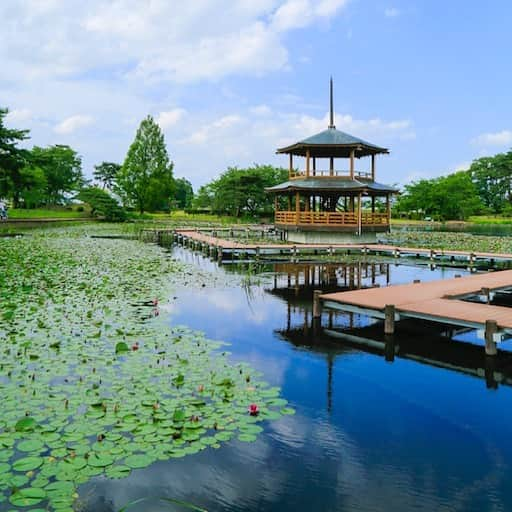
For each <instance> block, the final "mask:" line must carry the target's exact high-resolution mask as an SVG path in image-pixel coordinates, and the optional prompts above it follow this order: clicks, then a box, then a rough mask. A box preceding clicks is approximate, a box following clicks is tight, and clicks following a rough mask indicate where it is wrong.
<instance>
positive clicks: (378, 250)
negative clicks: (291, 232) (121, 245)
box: [143, 228, 512, 265]
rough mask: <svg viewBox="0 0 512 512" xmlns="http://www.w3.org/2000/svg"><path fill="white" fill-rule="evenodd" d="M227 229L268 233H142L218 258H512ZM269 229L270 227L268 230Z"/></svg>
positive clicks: (214, 230) (511, 258) (470, 260)
mask: <svg viewBox="0 0 512 512" xmlns="http://www.w3.org/2000/svg"><path fill="white" fill-rule="evenodd" d="M227 231H232V232H240V233H249V232H258V231H261V232H266V231H265V230H264V229H263V228H262V230H258V229H256V228H252V229H251V230H249V229H238V230H237V229H217V228H207V229H195V230H192V229H163V230H162V229H154V230H145V231H144V232H143V235H144V233H145V234H146V235H149V237H151V238H152V239H154V240H155V241H161V240H163V239H170V240H172V241H176V242H178V243H181V244H183V245H186V246H189V247H192V248H197V249H203V250H208V252H209V253H210V254H212V253H215V254H216V255H217V257H218V259H219V260H220V259H224V258H226V259H228V258H229V257H231V258H234V257H236V258H241V257H245V258H250V257H258V256H260V255H265V254H266V255H271V254H290V255H292V256H298V255H300V254H308V253H315V254H328V255H333V254H337V253H338V254H339V253H358V254H374V255H381V256H388V257H393V258H400V257H406V256H408V257H417V258H428V259H429V260H430V261H431V262H435V261H436V260H441V259H443V258H444V259H450V260H451V261H464V262H468V263H469V265H472V264H473V263H476V262H477V261H490V262H491V263H493V262H504V261H512V254H509V253H490V252H471V251H457V250H450V249H429V248H421V247H398V246H395V245H389V244H360V243H351V244H290V243H285V242H281V243H272V242H266V241H251V240H250V238H249V237H248V238H247V240H246V241H243V242H242V241H237V240H232V239H228V238H223V237H221V236H217V235H218V234H221V233H225V232H227ZM267 231H268V230H267Z"/></svg>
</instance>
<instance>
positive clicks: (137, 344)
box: [132, 341, 139, 350]
mask: <svg viewBox="0 0 512 512" xmlns="http://www.w3.org/2000/svg"><path fill="white" fill-rule="evenodd" d="M132 350H139V342H138V341H136V342H135V343H134V344H133V345H132Z"/></svg>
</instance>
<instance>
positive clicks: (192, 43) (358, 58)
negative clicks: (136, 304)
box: [0, 0, 512, 187]
mask: <svg viewBox="0 0 512 512" xmlns="http://www.w3.org/2000/svg"><path fill="white" fill-rule="evenodd" d="M82 4H86V5H82ZM188 4H190V5H188ZM188 4H187V3H182V2H179V3H177V2H171V1H170V0H151V1H150V0H114V1H109V2H107V1H101V0H90V1H89V2H86V3H79V2H75V1H65V0H3V1H2V2H1V4H0V19H2V24H1V26H0V38H1V40H2V45H1V46H0V59H1V60H0V61H1V62H2V73H1V74H0V105H1V106H7V107H9V109H10V110H11V114H10V115H9V118H8V123H9V124H10V125H12V126H17V127H24V128H25V127H26V128H30V130H31V135H32V138H31V141H30V144H37V145H47V144H57V143H62V144H70V145H71V146H73V147H74V148H76V149H77V150H78V151H79V153H80V154H81V155H82V157H83V162H84V171H85V173H86V174H87V175H91V172H92V166H93V165H94V164H95V163H99V162H101V161H102V160H109V161H118V162H122V160H123V159H124V156H125V154H126V151H127V149H128V146H129V144H130V142H131V141H132V140H133V137H134V134H135V131H136V128H137V126H138V123H139V122H140V120H141V119H142V118H143V117H144V116H145V115H147V114H151V115H153V116H154V117H155V119H157V120H158V122H159V123H160V125H161V127H162V129H163V130H164V133H165V137H166V142H167V145H168V150H169V154H170V156H171V159H172V160H174V162H175V174H176V175H177V176H185V177H187V178H189V179H190V180H191V181H192V183H193V184H194V186H195V187H197V186H199V185H201V184H203V183H205V182H207V181H209V180H210V179H212V178H214V177H215V176H217V175H218V174H219V173H220V172H222V171H223V170H225V169H226V168H227V167H228V166H232V165H238V166H246V165H251V164H252V163H255V162H256V163H262V164H263V163H273V164H282V165H284V166H286V165H287V162H286V161H285V160H286V158H284V157H283V156H278V155H275V149H276V148H277V147H280V146H283V145H286V144H288V143H292V142H295V141H297V140H300V139H302V138H305V137H308V136H310V135H312V134H314V133H316V132H318V131H320V130H322V129H324V128H325V127H326V126H327V107H328V80H329V76H330V75H331V74H332V75H333V77H334V80H335V110H336V125H337V127H338V128H339V129H341V130H344V131H347V132H348V133H351V134H352V135H355V136H359V137H361V138H363V139H366V140H369V141H370V142H373V143H375V144H378V145H383V146H386V147H388V148H390V150H391V154H390V155H389V156H383V157H381V158H380V160H379V161H378V162H377V170H378V179H379V181H382V182H386V183H397V182H398V183H405V182H407V181H408V180H410V179H418V178H422V177H431V176H438V175H441V174H446V173H448V172H452V171H454V170H456V169H458V168H464V167H467V165H468V164H469V163H470V162H471V160H472V159H474V158H478V157H479V156H483V155H487V154H494V153H496V152H499V151H505V150H508V149H510V148H511V147H512V102H511V101H510V88H511V86H510V84H511V83H512V67H511V66H510V55H511V54H512V37H510V32H509V30H510V28H509V27H510V22H511V21H512V4H511V3H510V2H508V1H505V0H493V1H492V2H489V3H488V4H484V3H481V2H476V1H467V0H466V1H459V0H451V1H437V0H428V1H427V0H423V1H413V0H409V1H389V2H388V1H380V0H374V1H370V0H258V1H256V0H194V1H193V2H189V3H188Z"/></svg>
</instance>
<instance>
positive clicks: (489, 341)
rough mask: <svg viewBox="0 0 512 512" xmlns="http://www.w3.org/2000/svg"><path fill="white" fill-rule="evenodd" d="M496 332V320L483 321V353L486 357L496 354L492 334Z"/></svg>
mask: <svg viewBox="0 0 512 512" xmlns="http://www.w3.org/2000/svg"><path fill="white" fill-rule="evenodd" d="M497 332H498V322H496V320H486V321H485V353H486V355H488V356H495V355H496V354H497V353H498V350H497V348H496V342H495V341H494V334H495V333H497Z"/></svg>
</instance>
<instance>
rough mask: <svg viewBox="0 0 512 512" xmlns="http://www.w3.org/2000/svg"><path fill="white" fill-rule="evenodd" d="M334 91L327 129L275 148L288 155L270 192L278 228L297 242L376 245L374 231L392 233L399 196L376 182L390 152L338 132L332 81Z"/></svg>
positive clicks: (288, 238) (268, 189)
mask: <svg viewBox="0 0 512 512" xmlns="http://www.w3.org/2000/svg"><path fill="white" fill-rule="evenodd" d="M330 93H331V94H330V107H331V108H330V124H329V127H328V128H327V130H324V131H323V132H320V133H318V134H316V135H313V136H312V137H309V138H307V139H304V140H302V141H299V142H296V143H295V144H292V145H291V146H288V147H285V148H281V149H278V150H277V153H284V154H287V155H289V176H288V181H286V182H284V183H280V184H279V185H276V186H274V187H270V188H267V189H266V191H267V192H268V193H271V194H275V225H276V227H277V228H279V229H280V230H282V231H283V232H284V234H285V237H286V239H287V240H289V241H293V242H298V243H330V242H332V243H334V242H338V243H340V242H350V241H358V242H374V241H375V240H376V233H378V232H383V231H388V230H389V227H390V218H391V203H390V198H391V196H392V195H393V194H395V193H397V190H395V189H394V188H393V187H390V186H388V185H383V184H381V183H377V182H376V181H375V157H376V155H378V154H388V153H389V151H388V150H387V149H386V148H382V147H379V146H376V145H374V144H370V143H369V142H366V141H364V140H362V139H358V138H357V137H353V136H352V135H349V134H347V133H344V132H341V131H339V130H337V129H336V127H335V126H334V109H333V90H332V79H331V83H330ZM294 156H299V157H303V158H304V159H305V166H304V167H305V168H304V169H302V170H299V169H297V168H295V167H294ZM366 157H367V158H366ZM342 159H343V160H342ZM326 162H327V165H325V163H326ZM340 162H346V167H345V165H344V166H343V167H342V169H343V170H340V168H339V167H338V165H339V163H340ZM320 163H323V164H324V166H323V167H322V166H321V165H320ZM356 165H357V169H356ZM363 166H364V169H365V170H362V167H363Z"/></svg>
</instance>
